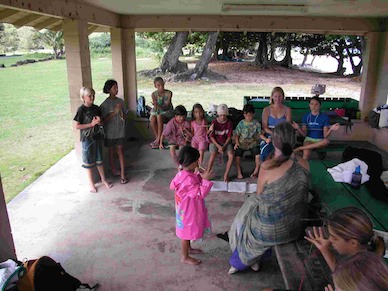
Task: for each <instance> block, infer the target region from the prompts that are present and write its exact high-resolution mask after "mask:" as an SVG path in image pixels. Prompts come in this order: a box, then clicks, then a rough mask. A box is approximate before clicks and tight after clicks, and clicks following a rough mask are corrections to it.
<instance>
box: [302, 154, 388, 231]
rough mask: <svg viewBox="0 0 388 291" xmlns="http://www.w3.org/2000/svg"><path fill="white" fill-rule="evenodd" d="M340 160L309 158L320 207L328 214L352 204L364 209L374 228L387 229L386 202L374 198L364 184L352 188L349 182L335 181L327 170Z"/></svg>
mask: <svg viewBox="0 0 388 291" xmlns="http://www.w3.org/2000/svg"><path fill="white" fill-rule="evenodd" d="M340 163H341V162H340V161H318V160H311V161H309V164H310V173H311V174H310V175H311V184H312V187H313V191H314V192H315V193H316V194H317V195H318V196H319V199H320V201H321V203H322V207H323V208H324V209H325V210H326V212H327V213H328V214H329V215H330V214H331V213H333V212H334V211H335V210H336V209H339V208H343V207H347V206H354V207H357V208H360V209H362V210H364V211H365V212H366V213H367V214H368V216H369V217H370V219H371V220H372V222H373V227H374V229H376V230H380V231H384V232H387V231H388V204H386V203H384V202H381V201H379V200H377V199H375V198H374V197H373V196H372V195H371V193H370V192H369V190H368V189H367V188H366V186H365V185H361V187H360V188H359V189H353V188H352V187H350V185H349V184H346V183H339V182H335V181H334V180H333V178H332V176H331V175H330V174H329V172H327V169H328V168H332V167H334V166H336V165H338V164H340Z"/></svg>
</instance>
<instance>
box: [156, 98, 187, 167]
mask: <svg viewBox="0 0 388 291" xmlns="http://www.w3.org/2000/svg"><path fill="white" fill-rule="evenodd" d="M174 114H175V117H174V118H173V119H171V120H170V121H169V122H168V123H167V125H166V127H165V128H164V130H163V133H162V135H161V137H160V143H159V148H160V149H164V145H163V138H164V137H167V138H168V146H169V148H170V154H171V158H172V160H173V162H174V163H175V165H176V166H177V168H178V170H179V163H178V157H177V155H176V147H183V146H185V145H189V144H190V141H191V138H192V137H193V135H192V133H191V130H190V123H189V122H188V121H187V120H186V116H187V110H186V108H185V107H184V106H183V105H178V106H177V107H176V108H175V110H174Z"/></svg>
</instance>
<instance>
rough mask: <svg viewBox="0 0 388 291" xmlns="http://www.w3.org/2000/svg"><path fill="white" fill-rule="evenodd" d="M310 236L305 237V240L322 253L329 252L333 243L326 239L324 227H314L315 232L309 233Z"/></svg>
mask: <svg viewBox="0 0 388 291" xmlns="http://www.w3.org/2000/svg"><path fill="white" fill-rule="evenodd" d="M308 234H309V235H308V236H305V237H304V238H305V239H307V240H308V241H309V242H311V243H313V244H314V245H315V246H316V247H317V249H318V250H320V251H321V252H322V250H328V249H329V247H330V245H331V242H330V240H328V239H326V238H325V237H324V235H323V228H322V227H315V226H314V227H313V232H311V231H309V232H308Z"/></svg>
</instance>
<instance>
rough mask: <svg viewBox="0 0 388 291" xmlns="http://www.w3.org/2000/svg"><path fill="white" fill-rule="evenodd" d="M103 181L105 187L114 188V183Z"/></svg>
mask: <svg viewBox="0 0 388 291" xmlns="http://www.w3.org/2000/svg"><path fill="white" fill-rule="evenodd" d="M102 183H104V185H105V187H106V188H112V187H113V184H111V183H109V182H108V181H106V180H105V181H102Z"/></svg>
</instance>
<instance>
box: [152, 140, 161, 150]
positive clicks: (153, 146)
mask: <svg viewBox="0 0 388 291" xmlns="http://www.w3.org/2000/svg"><path fill="white" fill-rule="evenodd" d="M150 148H151V149H158V148H159V144H158V143H156V142H155V141H153V142H151V143H150Z"/></svg>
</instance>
